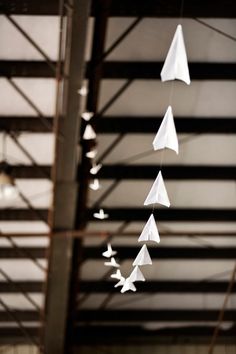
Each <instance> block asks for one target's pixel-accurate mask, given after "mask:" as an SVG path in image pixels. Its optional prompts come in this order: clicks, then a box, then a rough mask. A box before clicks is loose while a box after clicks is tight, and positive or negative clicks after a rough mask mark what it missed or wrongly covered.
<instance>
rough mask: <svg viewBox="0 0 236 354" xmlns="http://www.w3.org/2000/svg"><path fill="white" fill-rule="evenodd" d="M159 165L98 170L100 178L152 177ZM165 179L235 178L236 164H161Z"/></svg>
mask: <svg viewBox="0 0 236 354" xmlns="http://www.w3.org/2000/svg"><path fill="white" fill-rule="evenodd" d="M158 170H159V167H158V166H156V165H138V166H135V165H103V167H102V169H101V170H100V171H99V172H98V177H99V178H101V179H123V180H127V179H132V180H133V179H138V180H144V179H153V178H155V177H156V175H157V172H158ZM162 172H163V175H164V178H165V180H166V179H174V180H228V179H230V180H235V179H236V166H202V165H193V166H192V165H191V166H184V165H163V166H162Z"/></svg>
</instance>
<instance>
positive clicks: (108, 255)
mask: <svg viewBox="0 0 236 354" xmlns="http://www.w3.org/2000/svg"><path fill="white" fill-rule="evenodd" d="M116 254H117V252H116V251H113V250H112V247H111V244H110V243H108V244H107V251H105V252H103V254H102V255H103V257H106V258H111V257H112V256H115V255H116Z"/></svg>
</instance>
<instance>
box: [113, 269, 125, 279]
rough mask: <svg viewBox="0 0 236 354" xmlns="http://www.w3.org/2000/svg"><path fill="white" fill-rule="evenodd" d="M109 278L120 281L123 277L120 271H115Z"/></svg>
mask: <svg viewBox="0 0 236 354" xmlns="http://www.w3.org/2000/svg"><path fill="white" fill-rule="evenodd" d="M111 278H113V279H118V280H120V279H121V278H124V277H122V275H121V272H120V269H117V271H116V272H115V273H113V274H111Z"/></svg>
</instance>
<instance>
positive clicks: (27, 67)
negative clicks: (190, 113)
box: [0, 60, 236, 80]
mask: <svg viewBox="0 0 236 354" xmlns="http://www.w3.org/2000/svg"><path fill="white" fill-rule="evenodd" d="M54 65H55V63H54ZM92 65H93V63H88V64H87V73H86V77H87V78H89V77H91V72H92V70H93V69H92ZM162 66H163V62H156V61H155V62H153V61H152V62H140V61H139V62H131V61H129V62H125V61H106V62H104V65H103V73H102V77H103V78H104V79H145V80H149V79H157V80H160V72H161V69H162ZM189 70H190V72H191V79H192V80H235V79H236V63H191V62H190V63H189ZM0 76H5V77H26V78H27V77H34V78H54V77H55V74H54V73H53V71H52V70H51V69H50V67H49V66H48V64H47V63H46V62H43V61H10V60H9V61H8V60H7V61H6V60H0Z"/></svg>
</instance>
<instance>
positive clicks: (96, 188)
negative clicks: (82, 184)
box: [89, 178, 101, 191]
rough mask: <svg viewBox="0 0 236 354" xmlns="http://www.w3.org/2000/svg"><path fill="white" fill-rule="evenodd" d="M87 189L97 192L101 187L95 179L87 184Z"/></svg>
mask: <svg viewBox="0 0 236 354" xmlns="http://www.w3.org/2000/svg"><path fill="white" fill-rule="evenodd" d="M89 188H90V189H92V190H93V191H97V190H98V189H100V188H101V185H100V183H99V180H98V179H97V178H95V179H94V181H93V182H92V183H89Z"/></svg>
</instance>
